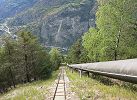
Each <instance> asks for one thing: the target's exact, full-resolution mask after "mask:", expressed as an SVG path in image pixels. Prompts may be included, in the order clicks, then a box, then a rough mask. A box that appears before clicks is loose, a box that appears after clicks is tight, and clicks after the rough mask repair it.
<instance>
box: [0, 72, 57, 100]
mask: <svg viewBox="0 0 137 100" xmlns="http://www.w3.org/2000/svg"><path fill="white" fill-rule="evenodd" d="M57 75H58V71H56V72H53V74H52V76H51V77H50V78H49V79H47V80H43V81H37V82H33V83H27V84H24V85H18V86H17V88H15V89H13V90H11V91H9V92H8V93H6V94H3V95H0V100H44V99H46V98H45V97H46V94H47V93H48V90H47V88H48V87H49V86H51V84H52V83H53V82H54V81H55V79H56V78H57Z"/></svg>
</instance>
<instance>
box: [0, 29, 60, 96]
mask: <svg viewBox="0 0 137 100" xmlns="http://www.w3.org/2000/svg"><path fill="white" fill-rule="evenodd" d="M2 42H3V46H2V47H1V48H0V92H1V93H2V92H5V91H6V90H7V89H8V88H13V87H14V88H15V87H16V84H23V83H27V82H32V81H36V80H40V79H46V78H48V77H49V76H50V75H51V73H52V71H54V70H57V69H58V68H59V66H60V63H61V54H60V52H59V50H58V49H55V48H53V49H52V50H51V51H50V53H48V52H47V50H46V48H45V47H44V46H42V45H40V43H39V42H38V38H37V37H36V36H34V35H32V33H30V32H26V31H21V32H18V33H17V38H16V39H15V38H13V37H11V36H3V37H2Z"/></svg>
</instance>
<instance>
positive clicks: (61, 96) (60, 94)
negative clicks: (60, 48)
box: [53, 67, 66, 100]
mask: <svg viewBox="0 0 137 100" xmlns="http://www.w3.org/2000/svg"><path fill="white" fill-rule="evenodd" d="M64 73H65V69H64V68H63V67H61V68H60V73H59V75H58V80H57V82H56V88H55V92H54V96H53V100H66V84H65V78H64Z"/></svg>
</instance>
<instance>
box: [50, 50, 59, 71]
mask: <svg viewBox="0 0 137 100" xmlns="http://www.w3.org/2000/svg"><path fill="white" fill-rule="evenodd" d="M49 54H50V61H51V62H52V67H53V70H57V69H58V68H59V66H60V64H61V54H60V51H59V50H58V49H56V48H52V49H51V51H50V52H49Z"/></svg>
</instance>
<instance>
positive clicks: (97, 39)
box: [68, 0, 137, 63]
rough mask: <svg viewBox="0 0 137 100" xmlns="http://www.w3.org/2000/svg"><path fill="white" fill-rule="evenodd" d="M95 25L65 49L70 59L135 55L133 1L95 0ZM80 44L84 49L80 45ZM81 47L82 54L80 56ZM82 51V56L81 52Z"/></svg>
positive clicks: (136, 4)
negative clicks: (80, 38) (68, 48)
mask: <svg viewBox="0 0 137 100" xmlns="http://www.w3.org/2000/svg"><path fill="white" fill-rule="evenodd" d="M98 4H99V8H98V10H97V12H96V27H92V28H90V29H89V30H88V31H87V32H86V33H85V34H84V36H82V41H81V42H79V41H77V42H76V43H75V44H74V45H73V46H72V47H71V48H70V50H69V53H68V59H69V61H70V62H71V63H82V62H99V61H109V60H119V59H131V58H136V57H137V1H136V0H133V1H131V0H107V1H106V0H98ZM82 48H84V49H82ZM83 50H85V51H84V54H85V55H87V57H88V59H89V60H88V59H87V57H86V56H85V55H84V56H85V57H84V58H86V59H84V61H83V60H81V59H82V58H83V55H82V54H83ZM81 55H82V56H81Z"/></svg>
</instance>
